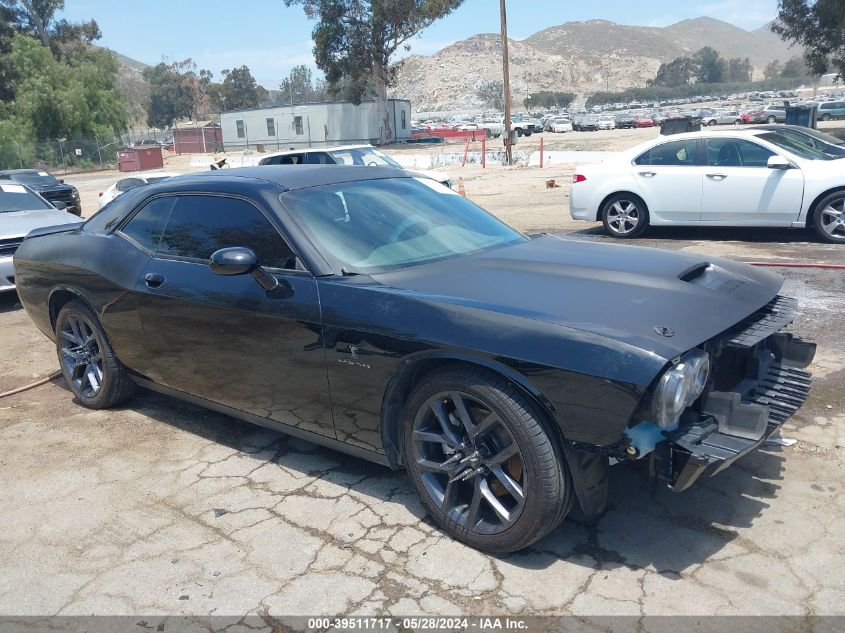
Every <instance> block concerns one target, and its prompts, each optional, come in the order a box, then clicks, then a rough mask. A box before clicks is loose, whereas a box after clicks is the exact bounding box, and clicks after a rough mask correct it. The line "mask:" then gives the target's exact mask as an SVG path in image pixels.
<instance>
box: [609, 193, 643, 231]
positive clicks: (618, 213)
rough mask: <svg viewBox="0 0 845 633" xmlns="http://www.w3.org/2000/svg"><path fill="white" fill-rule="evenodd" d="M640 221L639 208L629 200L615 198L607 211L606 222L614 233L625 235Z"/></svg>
mask: <svg viewBox="0 0 845 633" xmlns="http://www.w3.org/2000/svg"><path fill="white" fill-rule="evenodd" d="M639 223H640V210H639V208H638V207H637V205H636V204H634V203H633V202H632V201H630V200H617V201H616V202H614V203H613V204H612V205H611V207H610V209H608V212H607V224H608V226H610V229H611V230H612V231H613V232H614V233H618V234H619V235H627V234H628V233H631V232H632V231H633V230H634V229H636V228H637V225H638V224H639Z"/></svg>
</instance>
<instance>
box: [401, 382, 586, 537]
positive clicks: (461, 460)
mask: <svg viewBox="0 0 845 633" xmlns="http://www.w3.org/2000/svg"><path fill="white" fill-rule="evenodd" d="M539 418H540V416H539V415H537V413H535V412H534V410H533V408H532V407H531V405H530V403H529V402H527V401H526V400H525V399H524V397H523V396H522V395H521V394H520V393H518V392H517V391H516V390H515V389H514V388H513V387H512V386H511V385H510V384H509V383H507V382H505V381H504V380H502V379H501V378H499V377H498V376H496V375H494V374H490V373H488V372H486V371H485V370H482V369H476V368H465V367H461V366H456V367H455V368H454V369H447V370H444V371H442V372H437V373H435V374H433V375H430V377H428V378H427V379H426V382H425V383H423V384H422V385H420V386H419V387H418V388H417V389H416V390H415V391H414V394H413V395H412V396H411V398H410V400H409V402H408V407H407V408H406V414H405V420H404V423H405V426H404V429H405V437H404V441H403V449H404V461H405V465H406V467H407V469H408V473H409V476H410V479H411V482H412V483H413V484H414V487H415V488H416V489H417V492H418V493H419V494H420V497H421V498H422V500H423V503H424V504H425V505H426V507H427V508H428V510H429V512H430V513H431V515H432V517H433V518H434V519H435V521H436V522H437V523H438V524H439V525H440V526H441V527H443V528H444V529H445V530H446V531H447V532H449V533H450V534H452V535H453V536H454V537H456V538H458V539H459V540H461V541H463V542H465V543H467V544H469V545H471V546H473V547H477V548H479V549H483V550H487V551H494V552H508V551H514V550H517V549H521V548H523V547H526V546H527V545H529V544H531V543H532V542H534V541H536V540H537V539H538V538H540V537H542V536H543V535H544V534H546V533H547V532H548V531H549V530H551V529H553V528H554V527H555V526H556V525H557V524H558V523H560V521H561V520H562V519H563V517H564V516H565V514H566V512H567V511H568V509H569V505H570V504H571V498H572V493H571V484H570V483H569V476H568V471H567V470H566V467H565V465H564V462H563V458H562V456H561V455H560V453H559V451H558V450H557V449H556V447H555V446H554V445H553V444H552V442H551V440H550V439H549V436H548V435H546V433H545V430H544V428H543V425H542V424H541V422H540V419H539Z"/></svg>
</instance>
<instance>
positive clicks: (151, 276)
mask: <svg viewBox="0 0 845 633" xmlns="http://www.w3.org/2000/svg"><path fill="white" fill-rule="evenodd" d="M144 283H146V284H147V287H148V288H158V287H159V286H160V285H161V284H163V283H164V277H162V276H161V275H159V274H158V273H147V274H146V275H144Z"/></svg>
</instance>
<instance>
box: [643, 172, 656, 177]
mask: <svg viewBox="0 0 845 633" xmlns="http://www.w3.org/2000/svg"><path fill="white" fill-rule="evenodd" d="M656 175H657V172H656V171H641V172H640V176H643V177H644V178H654V177H655V176H656Z"/></svg>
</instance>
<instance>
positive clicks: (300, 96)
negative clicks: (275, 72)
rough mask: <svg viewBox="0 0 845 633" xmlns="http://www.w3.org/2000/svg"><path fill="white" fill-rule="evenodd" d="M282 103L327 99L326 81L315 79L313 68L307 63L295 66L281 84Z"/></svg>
mask: <svg viewBox="0 0 845 633" xmlns="http://www.w3.org/2000/svg"><path fill="white" fill-rule="evenodd" d="M279 90H280V91H281V93H282V94H281V102H282V103H308V102H314V101H325V100H326V97H327V96H328V95H327V91H326V87H325V84H324V82H322V81H320V80H318V81H317V82H316V83H315V82H314V80H313V77H312V73H311V69H310V68H308V66H306V65H305V64H300V65H299V66H294V67H293V68H291V70H290V74H289V75H288V76H287V77H285V78H284V79H282V83H280V84H279Z"/></svg>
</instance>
